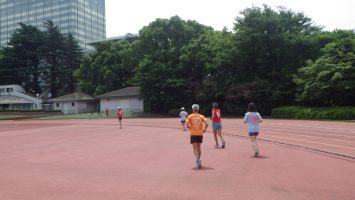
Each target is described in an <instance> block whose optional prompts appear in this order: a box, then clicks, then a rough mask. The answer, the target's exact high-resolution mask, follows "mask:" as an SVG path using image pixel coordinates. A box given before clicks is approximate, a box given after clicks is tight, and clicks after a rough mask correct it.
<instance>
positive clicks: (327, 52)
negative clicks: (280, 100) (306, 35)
mask: <svg viewBox="0 0 355 200" xmlns="http://www.w3.org/2000/svg"><path fill="white" fill-rule="evenodd" d="M333 34H334V35H335V36H336V38H337V40H336V41H334V42H330V43H328V44H327V45H326V46H325V47H324V48H323V49H322V51H321V56H320V57H318V58H317V59H316V60H314V61H311V60H310V61H309V62H308V63H307V65H306V66H305V67H302V68H300V69H299V70H298V73H297V74H296V75H295V76H294V81H295V83H296V84H297V86H298V93H297V100H298V101H300V102H302V103H304V104H306V105H317V106H334V105H355V102H354V99H355V54H354V52H355V34H354V32H352V31H335V32H334V33H333Z"/></svg>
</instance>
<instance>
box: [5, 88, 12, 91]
mask: <svg viewBox="0 0 355 200" xmlns="http://www.w3.org/2000/svg"><path fill="white" fill-rule="evenodd" d="M13 91H14V89H13V88H6V92H13Z"/></svg>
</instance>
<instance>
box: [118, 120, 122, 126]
mask: <svg viewBox="0 0 355 200" xmlns="http://www.w3.org/2000/svg"><path fill="white" fill-rule="evenodd" d="M118 122H119V123H120V128H122V119H118Z"/></svg>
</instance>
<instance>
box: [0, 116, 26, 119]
mask: <svg viewBox="0 0 355 200" xmlns="http://www.w3.org/2000/svg"><path fill="white" fill-rule="evenodd" d="M15 117H21V116H18V115H0V119H10V118H15Z"/></svg>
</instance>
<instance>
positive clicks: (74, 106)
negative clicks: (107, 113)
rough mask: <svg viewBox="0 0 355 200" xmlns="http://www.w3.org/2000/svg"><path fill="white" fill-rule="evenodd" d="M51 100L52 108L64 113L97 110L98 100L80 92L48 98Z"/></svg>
mask: <svg viewBox="0 0 355 200" xmlns="http://www.w3.org/2000/svg"><path fill="white" fill-rule="evenodd" d="M49 102H53V104H54V105H53V107H54V110H60V111H62V112H63V113H64V114H78V113H90V112H98V100H97V99H95V98H94V97H92V96H90V95H88V94H84V93H82V92H75V93H72V94H67V95H64V96H60V97H57V98H54V99H51V100H49Z"/></svg>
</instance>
